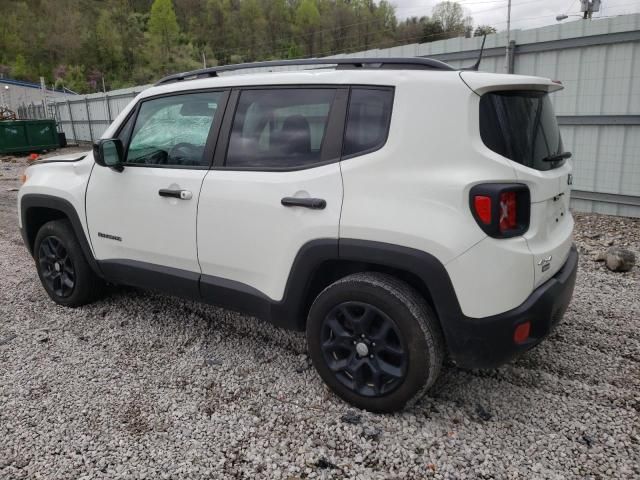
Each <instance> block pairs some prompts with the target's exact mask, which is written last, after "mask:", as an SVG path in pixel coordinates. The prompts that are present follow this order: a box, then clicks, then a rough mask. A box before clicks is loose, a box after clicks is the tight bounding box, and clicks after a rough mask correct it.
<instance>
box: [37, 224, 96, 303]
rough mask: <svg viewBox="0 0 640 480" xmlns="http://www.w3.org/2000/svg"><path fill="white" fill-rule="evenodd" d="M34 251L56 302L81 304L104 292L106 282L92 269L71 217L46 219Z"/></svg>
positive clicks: (51, 295)
mask: <svg viewBox="0 0 640 480" xmlns="http://www.w3.org/2000/svg"><path fill="white" fill-rule="evenodd" d="M33 252H34V257H35V260H36V268H37V270H38V276H39V277H40V281H41V282H42V286H43V287H44V289H45V290H46V292H47V294H49V297H51V299H52V300H53V301H54V302H56V303H58V304H60V305H65V306H67V307H77V306H80V305H85V304H87V303H90V302H92V301H94V300H96V299H97V298H98V297H99V296H100V295H101V294H102V293H103V291H104V282H103V281H102V280H101V279H100V278H99V277H98V276H97V275H96V274H95V273H94V272H93V270H92V269H91V266H90V265H89V263H88V262H87V259H86V258H85V257H84V254H83V253H82V249H81V247H80V243H79V242H78V240H77V238H76V236H75V234H74V233H73V230H72V228H71V225H70V224H69V222H68V221H67V220H54V221H51V222H48V223H45V224H44V225H43V226H42V227H41V228H40V230H38V234H37V235H36V240H35V244H34V250H33Z"/></svg>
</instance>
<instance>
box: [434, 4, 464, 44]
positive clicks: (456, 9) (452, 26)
mask: <svg viewBox="0 0 640 480" xmlns="http://www.w3.org/2000/svg"><path fill="white" fill-rule="evenodd" d="M431 19H432V20H433V21H435V22H437V23H439V24H440V26H441V27H442V31H443V32H444V33H445V35H446V36H447V38H452V37H457V36H460V35H464V32H465V15H464V11H463V10H462V7H461V6H460V4H459V3H456V2H440V3H438V4H437V5H436V6H435V7H433V11H432V13H431Z"/></svg>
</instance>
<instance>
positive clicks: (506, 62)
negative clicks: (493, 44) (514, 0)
mask: <svg viewBox="0 0 640 480" xmlns="http://www.w3.org/2000/svg"><path fill="white" fill-rule="evenodd" d="M510 50H511V0H509V4H508V5H507V47H506V48H505V55H504V71H505V72H506V73H509V64H510V63H511V62H510V60H511V59H510V57H511V56H510V55H509V51H510Z"/></svg>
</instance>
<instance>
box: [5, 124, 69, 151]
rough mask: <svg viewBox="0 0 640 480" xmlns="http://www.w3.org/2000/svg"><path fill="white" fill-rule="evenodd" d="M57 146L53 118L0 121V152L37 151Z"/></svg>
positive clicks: (56, 133) (56, 134)
mask: <svg viewBox="0 0 640 480" xmlns="http://www.w3.org/2000/svg"><path fill="white" fill-rule="evenodd" d="M58 146H59V143H58V132H57V131H56V121H55V120H5V121H0V153H14V152H38V151H41V150H51V149H54V148H58Z"/></svg>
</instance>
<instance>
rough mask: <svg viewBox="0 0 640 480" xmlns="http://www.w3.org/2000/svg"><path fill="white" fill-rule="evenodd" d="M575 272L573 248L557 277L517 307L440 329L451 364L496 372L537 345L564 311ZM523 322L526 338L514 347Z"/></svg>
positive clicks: (461, 319) (465, 319)
mask: <svg viewBox="0 0 640 480" xmlns="http://www.w3.org/2000/svg"><path fill="white" fill-rule="evenodd" d="M577 270H578V252H577V250H576V247H575V245H574V246H572V247H571V251H570V252H569V257H568V258H567V261H566V262H565V264H564V265H563V266H562V268H561V269H560V270H559V271H558V273H556V274H555V275H554V276H553V277H552V278H550V279H549V280H548V281H547V282H545V283H544V284H542V285H540V286H539V287H538V288H537V289H536V290H534V292H533V293H532V294H531V295H530V296H529V298H527V300H526V301H525V302H524V303H523V304H522V305H520V306H519V307H516V308H514V309H513V310H509V311H507V312H504V313H501V314H498V315H493V316H491V317H486V318H468V317H464V316H462V317H459V318H457V319H456V320H455V321H449V322H447V323H446V325H443V327H444V330H445V332H444V333H445V336H446V339H447V346H448V349H449V354H450V356H451V358H452V360H453V361H454V363H455V364H456V365H458V366H460V367H463V368H495V367H497V366H499V365H501V364H504V363H506V362H508V361H509V360H511V359H513V358H514V357H517V356H518V355H520V354H522V353H523V352H525V351H527V350H529V349H530V348H532V347H533V346H535V345H537V344H538V343H540V342H541V341H542V340H543V339H544V338H545V337H546V336H547V335H549V333H550V332H551V331H552V330H553V328H554V327H555V326H556V325H557V324H558V322H560V320H561V319H562V317H563V315H564V313H565V311H566V310H567V307H568V306H569V302H570V301H571V296H572V294H573V287H574V285H575V282H576V272H577ZM451 320H453V319H451ZM526 321H529V322H531V330H530V335H529V338H528V340H526V341H525V342H523V343H521V344H516V343H515V342H514V340H513V333H514V330H515V328H516V327H517V326H518V325H520V324H521V323H524V322H526Z"/></svg>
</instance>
